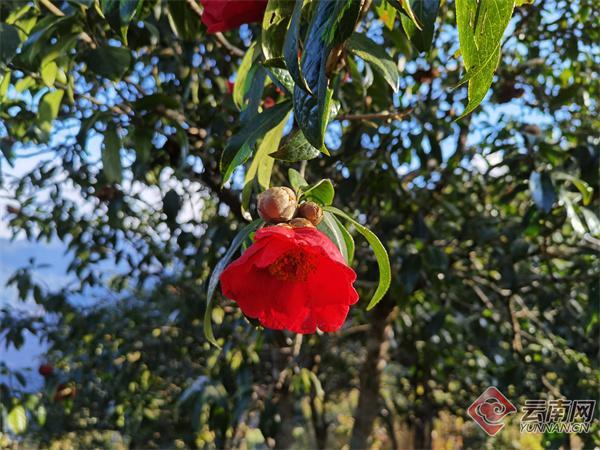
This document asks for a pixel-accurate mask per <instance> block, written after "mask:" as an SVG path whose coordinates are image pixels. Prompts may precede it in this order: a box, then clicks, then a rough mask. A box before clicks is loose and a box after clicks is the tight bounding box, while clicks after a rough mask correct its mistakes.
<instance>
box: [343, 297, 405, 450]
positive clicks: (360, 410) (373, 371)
mask: <svg viewBox="0 0 600 450" xmlns="http://www.w3.org/2000/svg"><path fill="white" fill-rule="evenodd" d="M393 312H394V302H393V301H392V299H391V298H389V297H386V298H385V299H384V300H383V301H382V302H381V303H380V304H379V305H378V307H377V308H376V309H375V310H374V312H373V316H372V319H371V328H370V329H369V334H368V337H367V357H366V359H365V362H364V364H363V367H362V370H361V373H360V393H359V397H358V405H357V408H356V412H355V413H354V426H353V427H352V437H351V439H350V448H351V449H352V450H362V449H366V448H367V440H368V439H369V436H370V435H371V431H372V430H373V423H374V422H375V418H376V417H377V415H378V413H379V407H380V402H379V387H380V382H381V372H382V370H383V368H384V366H385V362H386V359H387V350H388V347H389V342H388V339H387V335H388V334H389V332H390V330H391V327H390V325H389V321H390V319H391V318H392V315H393Z"/></svg>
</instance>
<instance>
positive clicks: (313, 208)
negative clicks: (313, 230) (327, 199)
mask: <svg viewBox="0 0 600 450" xmlns="http://www.w3.org/2000/svg"><path fill="white" fill-rule="evenodd" d="M298 217H302V218H304V219H307V220H309V221H310V222H311V223H312V224H313V225H314V226H317V225H319V224H320V223H321V220H323V210H322V209H321V207H320V206H319V205H317V204H316V203H314V202H305V203H302V204H301V205H300V207H299V208H298Z"/></svg>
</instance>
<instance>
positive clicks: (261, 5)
mask: <svg viewBox="0 0 600 450" xmlns="http://www.w3.org/2000/svg"><path fill="white" fill-rule="evenodd" d="M200 3H202V6H204V12H203V13H202V23H204V25H206V26H207V27H208V32H209V33H218V32H219V31H227V30H231V29H234V28H238V27H239V26H240V25H242V24H244V23H251V22H260V21H261V20H262V18H263V14H264V12H265V8H266V7H267V0H200Z"/></svg>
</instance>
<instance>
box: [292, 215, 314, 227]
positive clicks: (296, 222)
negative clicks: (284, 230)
mask: <svg viewBox="0 0 600 450" xmlns="http://www.w3.org/2000/svg"><path fill="white" fill-rule="evenodd" d="M290 225H291V226H292V228H304V227H309V228H314V227H315V226H314V225H313V223H312V222H311V221H310V220H308V219H305V218H303V217H296V218H295V219H292V220H290Z"/></svg>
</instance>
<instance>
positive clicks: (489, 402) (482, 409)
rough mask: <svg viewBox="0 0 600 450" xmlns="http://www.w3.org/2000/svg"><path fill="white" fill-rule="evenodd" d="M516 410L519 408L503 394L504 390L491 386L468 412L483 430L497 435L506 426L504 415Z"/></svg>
mask: <svg viewBox="0 0 600 450" xmlns="http://www.w3.org/2000/svg"><path fill="white" fill-rule="evenodd" d="M516 411H517V408H515V406H514V405H513V404H512V403H511V402H509V401H508V399H507V398H506V397H505V396H504V395H502V392H500V391H499V390H498V389H496V388H495V387H493V386H490V387H489V388H487V389H486V390H485V392H484V393H483V394H481V395H480V396H479V398H478V399H477V400H475V401H474V402H473V404H471V406H469V409H468V410H467V413H469V416H471V419H473V420H474V421H475V422H477V424H478V425H479V426H480V427H481V428H482V429H483V431H485V432H486V433H487V434H489V435H490V436H495V435H496V433H498V432H499V431H500V430H501V429H502V428H504V423H503V422H502V420H503V419H504V417H505V416H507V415H509V414H512V413H514V412H516Z"/></svg>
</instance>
